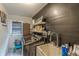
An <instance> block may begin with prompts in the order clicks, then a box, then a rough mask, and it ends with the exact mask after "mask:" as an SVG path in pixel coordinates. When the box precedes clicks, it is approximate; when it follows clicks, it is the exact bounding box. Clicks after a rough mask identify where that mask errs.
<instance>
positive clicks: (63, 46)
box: [62, 44, 68, 56]
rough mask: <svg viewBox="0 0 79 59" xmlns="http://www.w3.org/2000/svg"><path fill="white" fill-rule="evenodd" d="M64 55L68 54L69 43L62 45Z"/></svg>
mask: <svg viewBox="0 0 79 59" xmlns="http://www.w3.org/2000/svg"><path fill="white" fill-rule="evenodd" d="M62 56H68V44H65V45H62Z"/></svg>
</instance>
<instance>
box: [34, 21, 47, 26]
mask: <svg viewBox="0 0 79 59" xmlns="http://www.w3.org/2000/svg"><path fill="white" fill-rule="evenodd" d="M44 24H46V22H40V23H39V22H38V23H35V24H34V25H33V26H37V25H44Z"/></svg>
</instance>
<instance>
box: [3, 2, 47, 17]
mask: <svg viewBox="0 0 79 59" xmlns="http://www.w3.org/2000/svg"><path fill="white" fill-rule="evenodd" d="M2 5H3V6H4V8H5V10H6V12H7V13H8V14H10V15H19V16H27V17H33V16H34V15H35V14H36V13H38V12H39V11H40V10H41V9H42V8H43V7H44V6H45V5H47V3H3V4H2Z"/></svg>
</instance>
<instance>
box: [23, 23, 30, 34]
mask: <svg viewBox="0 0 79 59" xmlns="http://www.w3.org/2000/svg"><path fill="white" fill-rule="evenodd" d="M29 34H30V24H28V23H24V24H23V35H24V36H27V35H29Z"/></svg>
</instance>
